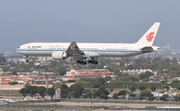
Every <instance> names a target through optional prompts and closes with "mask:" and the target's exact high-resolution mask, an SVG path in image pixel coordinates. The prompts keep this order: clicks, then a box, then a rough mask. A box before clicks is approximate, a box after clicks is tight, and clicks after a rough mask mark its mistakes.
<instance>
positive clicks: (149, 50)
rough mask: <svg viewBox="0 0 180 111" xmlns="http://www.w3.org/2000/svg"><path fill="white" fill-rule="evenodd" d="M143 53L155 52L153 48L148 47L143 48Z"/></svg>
mask: <svg viewBox="0 0 180 111" xmlns="http://www.w3.org/2000/svg"><path fill="white" fill-rule="evenodd" d="M141 51H142V52H152V51H154V50H153V47H151V46H147V47H143V48H142V49H141Z"/></svg>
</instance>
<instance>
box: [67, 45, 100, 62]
mask: <svg viewBox="0 0 180 111" xmlns="http://www.w3.org/2000/svg"><path fill="white" fill-rule="evenodd" d="M66 53H67V55H68V56H70V57H73V58H74V59H79V60H80V59H85V58H92V57H99V56H100V55H99V54H98V53H96V52H83V51H81V50H80V49H79V47H78V46H77V44H76V42H71V44H70V45H69V47H68V49H67V50H66Z"/></svg>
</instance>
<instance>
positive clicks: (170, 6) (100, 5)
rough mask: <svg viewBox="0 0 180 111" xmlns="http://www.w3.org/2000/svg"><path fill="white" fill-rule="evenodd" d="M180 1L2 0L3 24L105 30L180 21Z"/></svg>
mask: <svg viewBox="0 0 180 111" xmlns="http://www.w3.org/2000/svg"><path fill="white" fill-rule="evenodd" d="M179 5H180V0H1V2H0V16H1V17H0V21H20V20H36V21H43V20H65V21H73V22H78V23H81V24H86V25H90V26H98V27H103V28H111V27H118V26H120V25H123V24H129V23H140V22H152V23H153V22H155V21H174V20H175V21H177V20H180V6H179Z"/></svg>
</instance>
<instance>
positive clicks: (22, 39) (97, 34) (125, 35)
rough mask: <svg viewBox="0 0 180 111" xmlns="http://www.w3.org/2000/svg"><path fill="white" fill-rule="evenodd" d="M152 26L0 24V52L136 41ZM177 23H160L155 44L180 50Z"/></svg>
mask: <svg viewBox="0 0 180 111" xmlns="http://www.w3.org/2000/svg"><path fill="white" fill-rule="evenodd" d="M152 24H153V22H150V23H134V24H127V25H124V26H119V27H115V28H109V29H108V28H101V27H93V26H88V25H84V24H79V23H76V22H69V21H17V22H0V52H2V51H12V52H14V51H15V50H16V48H17V47H18V46H19V45H21V44H24V43H27V42H36V41H42V42H43V41H45V42H47V41H49V42H57V41H59V42H71V41H77V42H121V43H124V42H136V41H137V40H138V39H139V38H140V37H141V36H142V35H143V34H144V33H145V32H146V31H147V30H148V29H149V28H150V26H151V25H152ZM179 30H180V21H179V22H176V21H168V22H161V26H160V29H159V32H158V34H157V38H156V40H155V43H154V44H155V45H158V46H165V45H167V44H170V46H171V48H172V49H178V48H179V47H180V44H179V39H180V31H179Z"/></svg>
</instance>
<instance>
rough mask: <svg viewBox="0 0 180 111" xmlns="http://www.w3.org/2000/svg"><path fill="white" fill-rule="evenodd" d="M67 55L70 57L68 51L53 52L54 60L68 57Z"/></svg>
mask: <svg viewBox="0 0 180 111" xmlns="http://www.w3.org/2000/svg"><path fill="white" fill-rule="evenodd" d="M67 57H68V55H67V54H66V52H62V51H54V52H53V53H52V58H53V59H54V60H62V59H66V58H67Z"/></svg>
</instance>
